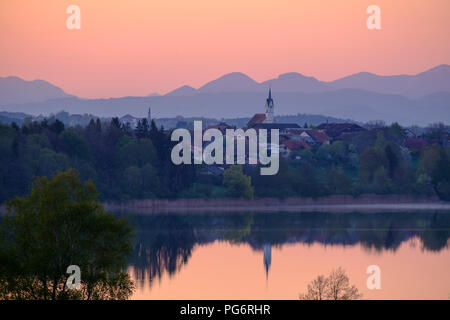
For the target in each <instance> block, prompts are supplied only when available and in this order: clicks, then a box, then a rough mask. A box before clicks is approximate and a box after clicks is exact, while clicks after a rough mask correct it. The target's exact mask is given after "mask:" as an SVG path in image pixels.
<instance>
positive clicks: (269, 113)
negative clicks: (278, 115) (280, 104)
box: [264, 88, 275, 123]
mask: <svg viewBox="0 0 450 320" xmlns="http://www.w3.org/2000/svg"><path fill="white" fill-rule="evenodd" d="M264 122H265V123H273V122H275V120H274V117H273V99H272V90H271V88H269V97H268V98H267V100H266V120H265V121H264Z"/></svg>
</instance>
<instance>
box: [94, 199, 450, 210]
mask: <svg viewBox="0 0 450 320" xmlns="http://www.w3.org/2000/svg"><path fill="white" fill-rule="evenodd" d="M103 205H104V206H105V209H106V210H107V211H113V212H126V211H133V212H135V213H141V214H158V213H183V212H189V213H195V212H198V213H212V212H220V213H224V212H242V211H247V212H248V211H255V212H274V211H284V212H316V211H318V212H354V211H358V212H381V211H384V212H386V211H412V210H414V211H417V210H422V211H426V210H439V211H446V210H448V211H450V202H445V201H441V200H440V199H439V198H437V197H435V196H432V197H414V196H410V195H373V194H370V195H369V194H366V195H361V196H358V197H353V196H347V195H333V196H328V197H322V198H317V199H313V198H286V199H277V198H261V199H253V200H246V199H235V198H221V199H173V200H168V199H148V200H132V201H127V202H104V203H103Z"/></svg>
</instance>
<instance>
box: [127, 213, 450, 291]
mask: <svg viewBox="0 0 450 320" xmlns="http://www.w3.org/2000/svg"><path fill="white" fill-rule="evenodd" d="M130 219H131V220H132V223H133V224H134V225H135V233H136V238H135V243H134V253H133V257H132V260H131V261H130V264H131V265H132V266H133V267H134V272H135V275H134V277H135V280H136V281H137V283H138V285H139V283H143V282H144V281H145V280H146V279H148V280H150V284H151V283H152V281H153V280H154V279H160V278H161V276H162V275H163V274H164V273H167V274H168V275H169V276H172V275H173V274H175V273H177V272H178V271H180V269H181V268H182V267H183V265H185V264H186V263H187V261H188V259H189V258H190V256H191V254H192V251H193V249H194V247H195V246H196V245H202V244H208V243H212V242H214V241H216V240H218V241H226V242H229V243H232V244H234V243H237V244H239V243H246V244H249V245H250V246H251V247H252V248H253V249H254V250H258V251H259V250H261V251H263V250H264V248H266V251H267V248H268V247H270V246H278V247H279V246H282V245H284V244H286V243H305V244H309V245H313V244H317V243H319V244H321V245H343V246H351V245H357V244H360V245H361V246H362V247H363V248H365V249H366V250H368V251H376V252H381V251H385V250H388V251H393V252H395V251H396V250H397V249H398V248H399V247H400V246H401V245H402V243H404V242H406V241H410V240H412V239H415V238H418V239H420V241H421V244H422V248H423V250H427V251H440V250H443V249H444V248H447V247H448V239H449V237H450V213H449V212H392V213H376V214H367V213H365V214H363V213H320V212H313V213H281V212H276V213H258V214H253V213H248V212H247V213H223V214H219V213H214V214H162V215H154V214H152V215H142V214H141V215H131V216H130ZM266 260H267V259H266ZM264 261H265V260H264ZM265 263H266V262H265Z"/></svg>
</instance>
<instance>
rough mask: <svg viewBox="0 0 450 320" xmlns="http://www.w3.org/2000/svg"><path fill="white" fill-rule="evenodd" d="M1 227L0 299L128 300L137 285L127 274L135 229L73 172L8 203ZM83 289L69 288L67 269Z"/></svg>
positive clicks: (44, 182)
mask: <svg viewBox="0 0 450 320" xmlns="http://www.w3.org/2000/svg"><path fill="white" fill-rule="evenodd" d="M7 210H8V215H7V216H6V217H4V218H3V221H2V225H1V226H0V299H38V300H57V299H126V298H128V297H129V296H130V295H131V293H132V292H133V288H134V284H133V282H132V281H131V279H130V277H129V275H128V274H127V273H126V272H125V271H123V268H124V267H125V266H126V264H127V256H128V254H129V253H130V252H131V241H130V240H131V235H132V230H131V228H130V226H129V224H128V222H127V221H126V220H123V219H116V218H115V217H114V216H113V215H111V214H108V213H106V212H105V211H104V209H103V206H101V205H100V204H99V202H98V201H97V191H96V189H95V186H94V185H93V184H92V183H91V182H86V183H82V182H81V181H80V180H79V178H78V175H77V173H76V172H75V171H74V170H69V171H67V172H63V173H59V174H58V175H56V176H54V177H53V178H52V179H48V178H46V177H42V178H38V179H36V180H35V181H34V183H33V188H32V190H31V193H30V195H28V196H26V197H23V198H15V199H14V200H12V201H10V202H9V203H8V205H7ZM70 265H78V266H79V267H80V269H81V288H80V289H79V290H75V289H71V290H69V289H68V288H67V286H66V282H67V279H68V277H69V274H67V273H66V271H67V267H68V266H70Z"/></svg>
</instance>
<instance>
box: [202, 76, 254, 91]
mask: <svg viewBox="0 0 450 320" xmlns="http://www.w3.org/2000/svg"><path fill="white" fill-rule="evenodd" d="M261 89H262V88H260V84H259V83H258V82H256V81H255V80H253V79H252V78H250V77H249V76H247V75H245V74H243V73H241V72H233V73H228V74H226V75H224V76H222V77H220V78H218V79H216V80H213V81H211V82H208V83H207V84H205V85H204V86H202V87H200V88H199V89H198V92H199V93H219V92H254V91H261Z"/></svg>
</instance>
